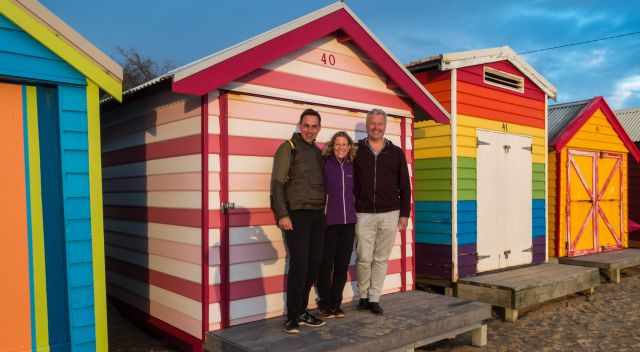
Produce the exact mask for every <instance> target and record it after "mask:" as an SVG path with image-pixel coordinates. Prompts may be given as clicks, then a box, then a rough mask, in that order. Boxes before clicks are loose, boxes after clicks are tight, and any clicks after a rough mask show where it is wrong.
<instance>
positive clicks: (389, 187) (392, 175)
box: [353, 138, 411, 217]
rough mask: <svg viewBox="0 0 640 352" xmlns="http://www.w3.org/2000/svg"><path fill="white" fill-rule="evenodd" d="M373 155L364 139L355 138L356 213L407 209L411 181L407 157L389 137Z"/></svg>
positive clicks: (406, 213)
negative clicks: (356, 147)
mask: <svg viewBox="0 0 640 352" xmlns="http://www.w3.org/2000/svg"><path fill="white" fill-rule="evenodd" d="M385 141H386V144H385V146H384V148H382V150H381V151H380V153H379V154H378V155H377V156H376V155H374V154H373V152H372V151H371V149H370V148H369V144H368V142H367V139H366V138H365V139H362V140H360V141H359V142H358V151H357V153H356V159H355V161H354V163H353V167H354V172H355V188H354V193H355V196H356V210H357V211H358V212H359V213H385V212H389V211H392V210H400V216H401V217H409V214H410V212H411V185H410V180H409V169H408V168H407V160H406V158H405V156H404V152H403V151H402V149H400V148H399V147H397V146H396V145H394V144H393V143H392V142H391V141H389V140H385Z"/></svg>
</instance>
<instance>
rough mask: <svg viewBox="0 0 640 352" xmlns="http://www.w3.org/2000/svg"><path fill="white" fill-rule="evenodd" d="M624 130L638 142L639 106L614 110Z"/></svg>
mask: <svg viewBox="0 0 640 352" xmlns="http://www.w3.org/2000/svg"><path fill="white" fill-rule="evenodd" d="M616 115H617V116H618V120H620V124H622V127H624V130H625V131H626V132H627V134H628V135H629V138H631V140H632V141H634V142H640V108H630V109H622V110H616Z"/></svg>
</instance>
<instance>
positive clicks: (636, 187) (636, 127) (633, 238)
mask: <svg viewBox="0 0 640 352" xmlns="http://www.w3.org/2000/svg"><path fill="white" fill-rule="evenodd" d="M616 116H617V117H618V120H619V121H620V124H622V127H624V130H625V132H626V133H627V135H628V136H629V138H630V139H631V141H633V143H634V144H635V145H636V147H640V108H630V109H623V110H617V111H616ZM627 159H628V163H627V165H628V168H629V169H628V173H627V179H628V182H629V187H628V188H627V193H628V202H629V217H628V221H629V247H634V248H640V163H638V162H637V161H636V160H635V159H634V158H627Z"/></svg>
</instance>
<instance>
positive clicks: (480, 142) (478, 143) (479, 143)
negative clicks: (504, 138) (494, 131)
mask: <svg viewBox="0 0 640 352" xmlns="http://www.w3.org/2000/svg"><path fill="white" fill-rule="evenodd" d="M490 144H491V143H489V142H485V141H481V140H480V138H476V147H478V146H481V145H490Z"/></svg>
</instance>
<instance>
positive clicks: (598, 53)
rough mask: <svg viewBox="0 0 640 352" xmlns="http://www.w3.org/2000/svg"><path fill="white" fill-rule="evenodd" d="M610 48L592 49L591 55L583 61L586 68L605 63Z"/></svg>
mask: <svg viewBox="0 0 640 352" xmlns="http://www.w3.org/2000/svg"><path fill="white" fill-rule="evenodd" d="M608 52H609V50H607V49H604V48H602V49H594V50H591V53H590V56H589V57H587V59H586V60H585V61H583V62H582V66H583V67H584V68H595V67H598V66H601V65H602V64H604V63H605V60H606V56H607V54H608Z"/></svg>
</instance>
